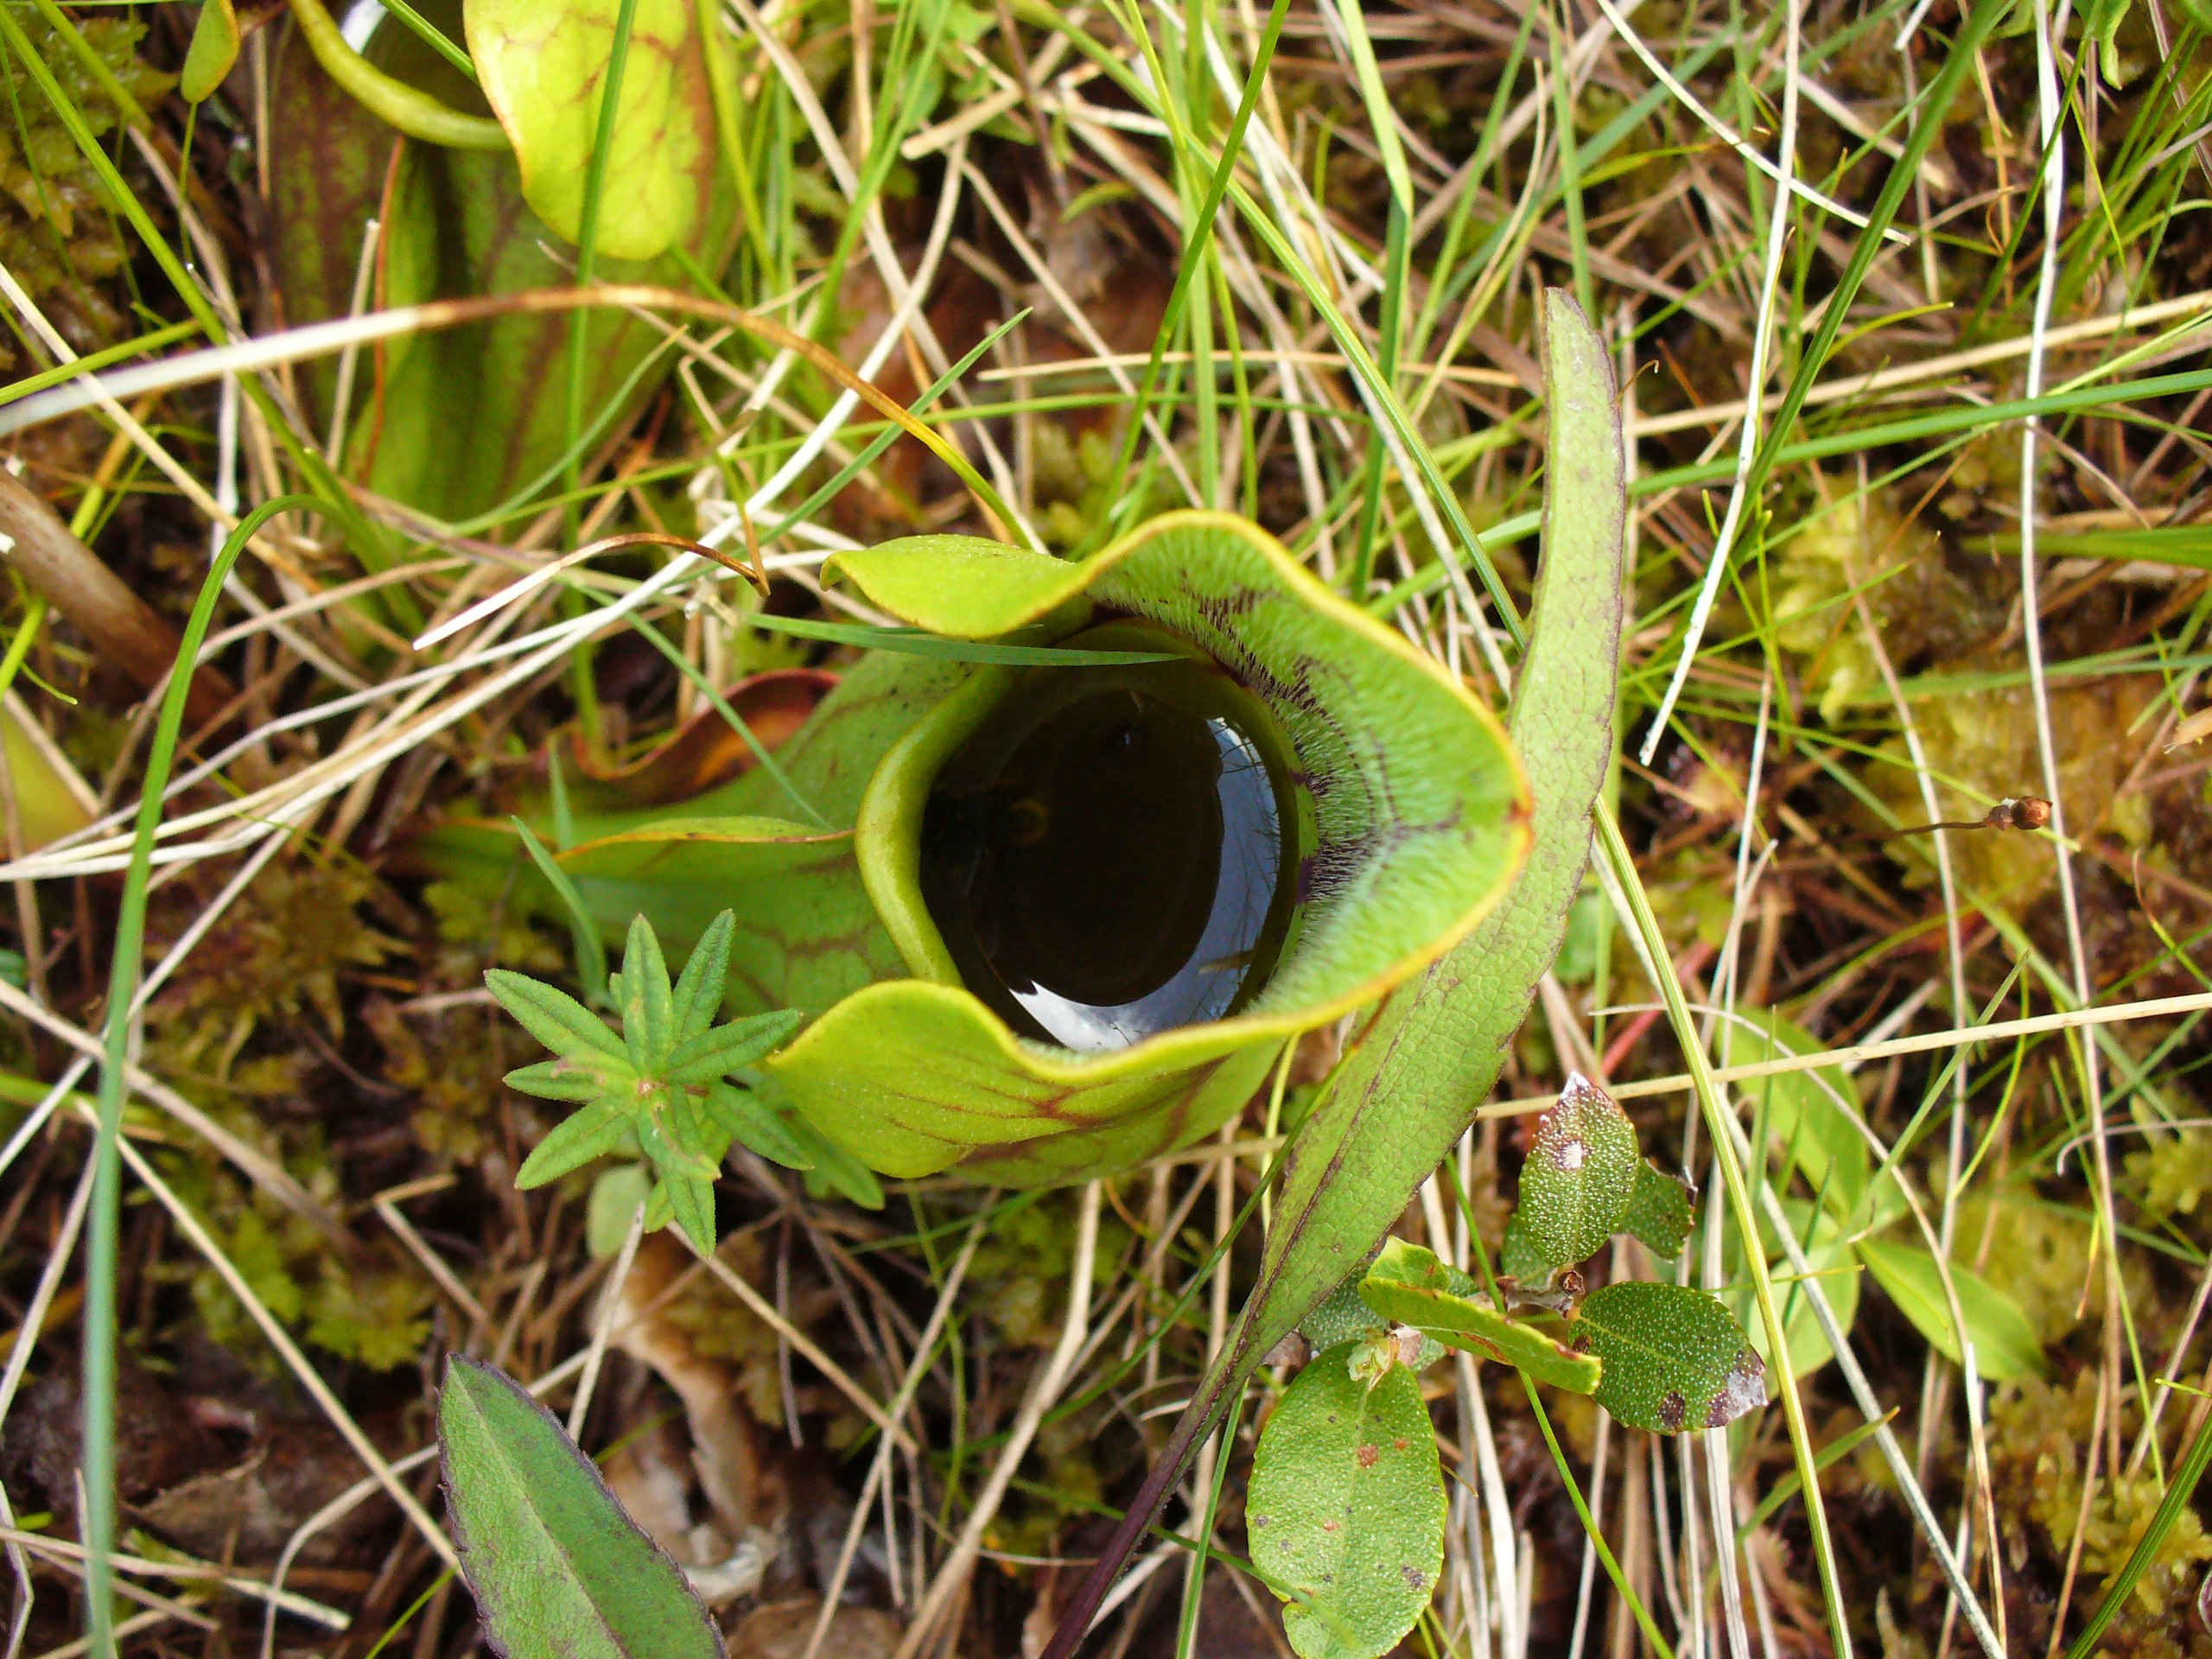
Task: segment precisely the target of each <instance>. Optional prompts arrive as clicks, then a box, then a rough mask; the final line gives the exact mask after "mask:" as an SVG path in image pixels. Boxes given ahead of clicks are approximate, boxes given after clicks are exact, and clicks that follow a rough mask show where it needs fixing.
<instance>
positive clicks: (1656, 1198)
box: [1621, 1159, 1694, 1262]
mask: <svg viewBox="0 0 2212 1659" xmlns="http://www.w3.org/2000/svg"><path fill="white" fill-rule="evenodd" d="M1691 1197H1692V1194H1691V1192H1690V1190H1689V1188H1688V1186H1686V1185H1683V1184H1682V1183H1681V1181H1678V1180H1676V1179H1675V1178H1674V1177H1673V1176H1672V1175H1669V1174H1667V1173H1663V1172H1662V1170H1661V1169H1660V1168H1659V1167H1658V1166H1657V1165H1656V1164H1654V1163H1652V1162H1651V1161H1650V1160H1649V1159H1646V1160H1644V1161H1643V1163H1641V1164H1639V1165H1637V1170H1636V1187H1635V1190H1634V1191H1633V1192H1630V1194H1629V1195H1628V1213H1627V1214H1626V1215H1624V1216H1623V1217H1621V1231H1623V1232H1624V1233H1626V1234H1628V1235H1629V1236H1630V1237H1632V1238H1635V1239H1637V1240H1639V1241H1640V1242H1641V1243H1643V1245H1644V1246H1645V1247H1646V1248H1647V1249H1649V1250H1650V1252H1651V1253H1652V1254H1653V1255H1656V1256H1659V1257H1661V1258H1662V1260H1665V1261H1669V1262H1671V1261H1673V1260H1674V1259H1675V1257H1676V1256H1678V1255H1681V1253H1682V1244H1683V1242H1684V1241H1685V1240H1686V1239H1688V1237H1689V1236H1690V1228H1691V1226H1692V1224H1694V1215H1693V1213H1692V1211H1691V1209H1690V1201H1691Z"/></svg>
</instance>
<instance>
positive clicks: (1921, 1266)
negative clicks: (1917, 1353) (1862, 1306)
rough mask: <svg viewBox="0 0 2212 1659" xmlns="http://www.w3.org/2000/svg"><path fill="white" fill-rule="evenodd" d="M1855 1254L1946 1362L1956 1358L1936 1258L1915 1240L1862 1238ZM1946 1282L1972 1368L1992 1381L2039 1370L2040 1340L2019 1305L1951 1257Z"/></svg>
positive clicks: (2041, 1362)
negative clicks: (1970, 1345)
mask: <svg viewBox="0 0 2212 1659" xmlns="http://www.w3.org/2000/svg"><path fill="white" fill-rule="evenodd" d="M1859 1260H1860V1261H1862V1262H1865V1263H1866V1270H1867V1272H1869V1273H1871V1274H1873V1275H1874V1282H1875V1283H1876V1284H1878V1285H1879V1286H1881V1287H1882V1288H1883V1290H1885V1292H1887V1293H1888V1294H1889V1298H1890V1300H1891V1301H1893V1302H1895V1303H1896V1304H1897V1312H1898V1313H1902V1314H1904V1316H1905V1318H1907V1319H1910V1320H1911V1321H1912V1326H1913V1329H1914V1330H1916V1331H1917V1332H1920V1334H1921V1335H1922V1336H1923V1337H1925V1338H1928V1341H1929V1345H1930V1346H1931V1347H1933V1348H1934V1349H1935V1350H1936V1352H1937V1353H1939V1354H1941V1355H1942V1356H1943V1357H1944V1358H1946V1359H1948V1360H1949V1361H1950V1362H1951V1363H1953V1364H1954V1365H1956V1364H1960V1363H1962V1362H1961V1358H1960V1355H1959V1336H1958V1332H1957V1330H1956V1328H1955V1326H1954V1325H1952V1322H1951V1304H1950V1302H1949V1300H1948V1299H1947V1298H1946V1297H1945V1296H1944V1294H1943V1281H1942V1276H1941V1275H1940V1274H1938V1273H1937V1272H1936V1258H1935V1257H1934V1256H1932V1255H1929V1254H1928V1252H1927V1251H1926V1250H1924V1249H1922V1248H1921V1247H1920V1246H1919V1245H1917V1244H1897V1243H1891V1242H1889V1241H1887V1240H1885V1239H1878V1238H1862V1239H1860V1240H1859ZM1951 1283H1952V1284H1953V1286H1955V1287H1956V1288H1957V1290H1958V1293H1959V1311H1960V1312H1961V1313H1963V1314H1965V1315H1966V1321H1967V1336H1969V1337H1970V1338H1973V1339H1974V1369H1975V1370H1978V1371H1980V1373H1981V1375H1982V1376H1984V1377H1986V1378H1987V1379H1988V1380H1989V1381H1991V1382H1993V1383H2003V1382H2008V1381H2011V1380H2012V1379H2013V1378H2016V1377H2023V1376H2042V1375H2043V1373H2044V1354H2043V1344H2041V1343H2039V1342H2037V1340H2036V1330H2035V1326H2034V1325H2032V1324H2031V1323H2030V1322H2029V1319H2028V1316H2027V1314H2026V1313H2024V1312H2023V1311H2022V1310H2021V1307H2020V1305H2019V1304H2018V1302H2016V1301H2014V1300H2012V1298H2011V1297H2010V1296H2007V1295H2006V1294H2005V1293H2004V1292H2003V1291H2001V1290H1999V1289H1998V1288H1997V1287H1996V1286H1994V1285H1993V1284H1991V1283H1990V1282H1989V1281H1988V1280H1986V1279H1985V1278H1983V1277H1982V1276H1981V1275H1980V1274H1978V1273H1975V1272H1974V1271H1972V1270H1971V1269H1970V1268H1963V1267H1961V1266H1960V1265H1959V1264H1958V1263H1956V1262H1953V1263H1952V1264H1951Z"/></svg>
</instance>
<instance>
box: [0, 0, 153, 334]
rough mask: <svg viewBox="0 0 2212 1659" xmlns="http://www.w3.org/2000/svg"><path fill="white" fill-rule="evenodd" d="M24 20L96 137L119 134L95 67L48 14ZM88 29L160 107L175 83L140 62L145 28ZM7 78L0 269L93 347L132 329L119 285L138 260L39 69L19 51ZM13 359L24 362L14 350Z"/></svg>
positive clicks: (103, 56)
mask: <svg viewBox="0 0 2212 1659" xmlns="http://www.w3.org/2000/svg"><path fill="white" fill-rule="evenodd" d="M20 21H21V23H22V29H23V32H24V33H25V34H26V35H29V38H30V42H31V49H32V50H33V51H34V52H35V53H37V54H38V55H39V58H40V60H41V61H42V62H43V63H44V64H45V65H46V67H47V68H48V70H49V71H50V72H51V73H53V75H54V79H56V80H58V81H59V82H60V84H61V88H62V91H63V92H65V93H66V94H67V97H68V99H69V100H70V102H71V103H72V104H73V105H75V106H76V108H77V111H78V112H79V114H80V115H81V116H82V117H83V118H84V123H85V125H86V127H88V128H89V129H91V130H92V134H93V136H94V137H100V136H102V135H104V134H106V133H108V132H111V131H112V130H113V129H114V127H115V124H116V111H115V106H114V105H112V104H111V103H110V102H109V101H108V95H107V93H106V92H105V89H103V88H102V87H101V86H100V84H99V81H98V80H97V79H95V78H94V77H93V74H92V70H91V69H90V68H89V67H87V66H86V64H85V62H84V61H83V60H81V59H80V58H79V57H78V55H77V54H76V53H75V52H73V50H71V48H69V46H68V45H67V43H66V42H65V41H63V40H62V38H61V37H60V35H59V34H57V33H56V32H55V31H54V28H53V27H52V26H51V25H50V24H49V23H48V22H47V21H46V20H45V19H44V18H43V17H41V16H36V15H35V14H34V13H32V12H31V11H30V10H29V9H28V8H26V9H25V10H24V11H23V13H22V17H21V19H20ZM78 29H79V33H81V34H82V35H84V37H85V40H86V43H87V44H89V45H90V46H91V47H92V50H93V51H94V52H95V53H96V54H98V55H99V59H100V61H101V62H103V63H104V64H105V65H106V66H107V67H108V69H109V70H110V71H111V73H113V74H114V75H115V77H116V79H118V80H119V81H121V82H122V83H123V85H124V87H125V88H127V89H128V90H129V91H130V94H131V96H132V97H134V98H136V99H137V100H138V102H139V104H140V105H142V106H143V105H150V104H154V103H156V102H158V101H159V100H160V99H162V98H163V97H165V96H166V95H167V94H168V89H169V88H170V87H171V86H173V85H175V80H174V79H173V78H172V77H171V76H168V75H165V74H163V73H161V71H159V70H158V69H156V68H155V67H153V66H152V65H150V64H148V63H143V62H142V61H140V60H139V58H138V55H137V44H138V41H139V40H140V39H141V37H143V35H144V34H145V32H146V26H145V25H144V24H143V23H138V22H129V21H127V20H126V19H124V18H122V17H95V18H93V19H92V20H90V21H89V22H82V23H79V25H78ZM0 78H4V79H5V80H6V83H7V89H8V95H9V97H8V104H7V106H6V108H5V109H4V110H0V263H4V264H6V265H7V267H8V269H9V270H10V271H12V272H13V273H14V274H15V277H16V281H17V282H19V283H22V285H23V287H24V288H25V289H28V290H29V293H30V296H31V298H32V299H33V300H35V301H36V302H38V304H39V305H40V307H41V309H43V310H45V311H46V313H47V315H48V316H49V317H50V318H51V319H52V320H53V321H54V326H55V327H58V328H59V329H60V331H61V333H62V334H63V335H64V336H65V337H67V339H68V340H69V341H70V343H71V344H72V345H73V346H75V347H76V348H77V349H78V350H79V351H80V352H81V351H90V350H93V349H95V348H97V347H99V346H103V345H106V344H108V343H109V342H111V340H116V339H118V338H119V337H120V336H121V334H122V333H123V329H124V322H125V319H124V314H123V311H122V308H121V307H120V304H119V303H118V302H119V299H120V296H118V294H117V293H116V292H115V291H114V289H113V284H112V279H113V278H114V277H117V276H118V274H119V273H120V272H121V271H122V270H123V267H124V264H125V263H126V261H127V260H128V258H129V257H130V256H129V251H128V249H127V247H126V245H125V244H124V238H123V234H122V232H121V231H120V229H118V226H117V225H116V223H115V219H114V218H113V215H112V213H111V204H110V203H109V202H108V201H107V200H105V195H104V193H103V192H102V190H101V188H100V186H99V179H98V176H97V175H95V174H94V173H93V171H92V167H91V165H90V163H88V162H86V160H85V157H84V153H83V152H82V151H81V150H79V149H78V148H77V143H76V140H75V139H73V138H72V137H70V135H69V131H68V129H67V128H66V127H64V126H63V125H62V124H61V118H60V116H59V115H58V114H57V113H56V112H55V111H54V107H53V106H52V105H49V104H48V102H47V101H46V96H45V94H44V93H43V92H41V91H40V90H39V88H38V86H37V85H36V83H35V82H34V81H33V80H32V79H31V78H30V74H29V72H28V71H27V70H26V69H25V68H24V67H22V65H21V64H19V63H16V61H14V59H13V55H12V54H10V57H9V59H8V60H7V62H6V63H5V65H4V66H3V67H0ZM0 350H5V347H4V346H0ZM5 360H6V362H7V365H8V366H10V367H16V368H20V367H21V366H22V365H21V364H20V363H19V362H17V361H16V354H15V353H9V355H8V357H7V359H5Z"/></svg>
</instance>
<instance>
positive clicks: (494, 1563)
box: [438, 1357, 723, 1659]
mask: <svg viewBox="0 0 2212 1659" xmlns="http://www.w3.org/2000/svg"><path fill="white" fill-rule="evenodd" d="M438 1440H439V1443H440V1446H441V1447H442V1450H443V1452H444V1457H445V1487H446V1503H447V1507H448V1510H449V1511H450V1512H451V1514H452V1516H453V1522H454V1536H455V1538H456V1540H457V1541H459V1543H460V1546H461V1570H462V1572H463V1573H465V1574H466V1575H467V1580H468V1587H469V1589H470V1590H471V1591H472V1592H474V1595H475V1597H476V1606H477V1611H478V1612H479V1614H480V1616H481V1617H482V1619H483V1622H484V1633H485V1637H486V1642H487V1643H488V1644H489V1645H490V1646H491V1647H492V1649H493V1650H494V1651H495V1652H498V1653H500V1654H503V1655H505V1656H507V1659H721V1656H722V1653H723V1649H722V1642H721V1634H720V1633H719V1632H718V1631H717V1630H716V1629H715V1625H714V1623H713V1621H712V1620H710V1619H709V1618H708V1617H707V1611H706V1609H705V1608H704V1607H702V1606H701V1605H700V1604H699V1600H698V1598H697V1597H696V1596H695V1595H693V1594H692V1592H691V1587H690V1585H689V1584H687V1583H686V1582H685V1581H684V1578H683V1571H682V1569H681V1568H679V1567H677V1565H676V1563H675V1562H674V1561H672V1560H670V1559H669V1558H668V1557H667V1556H666V1555H665V1554H662V1553H661V1551H660V1550H659V1549H658V1548H656V1547H655V1545H654V1543H653V1541H652V1539H650V1538H648V1537H647V1536H646V1535H645V1533H644V1532H642V1531H640V1530H639V1528H638V1526H637V1523H636V1522H633V1521H632V1520H631V1519H630V1517H629V1516H626V1515H625V1514H624V1513H623V1512H622V1506H621V1505H620V1503H616V1502H615V1501H614V1495H613V1493H612V1492H610V1491H607V1483H606V1482H605V1481H604V1480H602V1479H601V1478H600V1474H599V1471H598V1470H597V1469H596V1468H594V1466H593V1465H592V1463H591V1460H590V1459H588V1458H586V1457H585V1456H584V1455H583V1453H582V1452H580V1451H578V1450H577V1449H576V1444H575V1441H574V1440H570V1439H569V1437H568V1435H567V1434H566V1433H564V1432H563V1430H562V1427H561V1426H560V1424H559V1423H557V1422H556V1421H554V1419H553V1416H552V1414H550V1412H548V1411H547V1410H546V1409H545V1408H544V1407H543V1406H541V1405H539V1404H538V1403H537V1402H536V1401H535V1400H533V1399H531V1397H530V1395H528V1394H527V1393H525V1392H524V1390H523V1389H521V1388H520V1387H518V1385H517V1384H516V1383H514V1382H513V1380H512V1379H511V1378H510V1377H508V1376H505V1374H504V1373H503V1372H501V1371H499V1370H497V1369H496V1368H494V1367H493V1366H490V1365H485V1364H480V1363H477V1362H476V1361H474V1360H469V1359H462V1358H459V1357H454V1358H452V1359H448V1361H447V1362H446V1380H445V1387H444V1388H443V1389H442V1390H441V1391H440V1393H439V1396H438Z"/></svg>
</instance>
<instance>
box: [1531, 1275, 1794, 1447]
mask: <svg viewBox="0 0 2212 1659" xmlns="http://www.w3.org/2000/svg"><path fill="white" fill-rule="evenodd" d="M1569 1330H1570V1332H1572V1334H1573V1339H1574V1347H1575V1349H1576V1351H1579V1352H1582V1353H1587V1354H1594V1355H1596V1356H1597V1357H1599V1358H1600V1359H1602V1360H1604V1361H1605V1376H1604V1377H1603V1378H1602V1379H1601V1380H1600V1381H1599V1384H1598V1403H1599V1405H1601V1406H1603V1407H1604V1408H1605V1409H1606V1410H1607V1411H1609V1412H1611V1413H1612V1414H1613V1415H1614V1416H1616V1417H1618V1418H1619V1419H1620V1421H1623V1422H1624V1423H1626V1424H1627V1425H1628V1426H1629V1427H1630V1428H1648V1429H1649V1430H1651V1431H1652V1432H1653V1433H1659V1434H1679V1433H1683V1432H1685V1431H1686V1430H1691V1429H1700V1428H1719V1427H1723V1426H1724V1425H1726V1424H1728V1423H1732V1422H1734V1421H1736V1419H1738V1417H1741V1416H1742V1415H1743V1414H1745V1412H1747V1411H1753V1410H1756V1409H1758V1408H1759V1407H1761V1406H1763V1405H1764V1404H1765V1403H1766V1362H1765V1361H1764V1360H1763V1359H1761V1358H1760V1357H1759V1356H1758V1350H1757V1349H1755V1348H1753V1347H1752V1346H1751V1338H1749V1337H1747V1336H1745V1334H1744V1327H1743V1326H1742V1325H1738V1324H1737V1323H1736V1319H1735V1316H1734V1315H1733V1314H1732V1313H1729V1312H1728V1310H1727V1309H1726V1308H1725V1307H1723V1306H1721V1305H1720V1303H1719V1301H1718V1300H1716V1299H1714V1298H1713V1297H1711V1296H1708V1295H1707V1294H1705V1293H1704V1292H1703V1291H1701V1290H1693V1289H1691V1288H1690V1287H1688V1285H1650V1284H1643V1283H1637V1282H1631V1283H1627V1284H1618V1285H1607V1286H1606V1287H1605V1288H1604V1289H1603V1290H1595V1291H1592V1292H1591V1293H1590V1294H1589V1295H1587V1296H1586V1297H1584V1298H1583V1299H1582V1305H1581V1306H1580V1307H1579V1308H1577V1309H1576V1310H1575V1315H1574V1322H1573V1325H1571V1326H1570V1327H1569Z"/></svg>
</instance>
